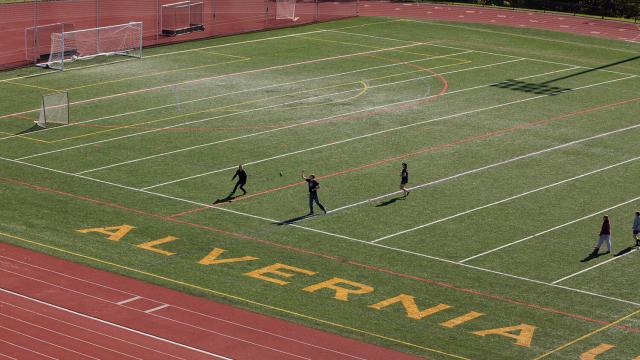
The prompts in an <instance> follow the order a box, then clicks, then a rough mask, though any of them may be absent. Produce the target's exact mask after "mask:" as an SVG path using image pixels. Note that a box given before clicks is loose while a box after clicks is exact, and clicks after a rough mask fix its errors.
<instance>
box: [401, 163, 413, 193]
mask: <svg viewBox="0 0 640 360" xmlns="http://www.w3.org/2000/svg"><path fill="white" fill-rule="evenodd" d="M408 182H409V170H407V163H402V171H401V172H400V190H402V191H403V192H404V197H407V195H409V193H410V192H411V191H410V190H407V189H405V186H407V183H408Z"/></svg>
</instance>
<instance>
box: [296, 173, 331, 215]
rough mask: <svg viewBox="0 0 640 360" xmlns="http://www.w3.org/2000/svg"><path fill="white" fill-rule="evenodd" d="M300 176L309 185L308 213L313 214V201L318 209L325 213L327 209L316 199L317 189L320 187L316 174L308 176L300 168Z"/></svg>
mask: <svg viewBox="0 0 640 360" xmlns="http://www.w3.org/2000/svg"><path fill="white" fill-rule="evenodd" d="M302 178H303V179H304V180H305V181H306V182H307V184H308V185H309V215H313V203H314V202H315V203H316V204H318V206H319V207H320V209H322V211H324V213H325V214H326V213H327V209H325V207H324V206H322V204H321V203H320V200H319V199H318V189H320V183H319V182H318V181H317V180H316V176H315V175H314V174H311V175H309V177H305V176H304V170H302Z"/></svg>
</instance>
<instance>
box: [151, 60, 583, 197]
mask: <svg viewBox="0 0 640 360" xmlns="http://www.w3.org/2000/svg"><path fill="white" fill-rule="evenodd" d="M484 66H486V65H484ZM569 70H573V69H572V68H571V69H563V70H557V71H552V72H550V73H544V74H539V75H533V76H527V77H524V78H519V79H525V78H529V77H535V76H543V75H548V74H552V73H557V72H561V71H569ZM519 79H518V80H519ZM491 85H494V84H489V85H480V86H475V87H471V88H466V89H460V90H455V91H451V92H448V93H445V94H443V95H451V94H455V93H458V92H463V91H469V90H474V89H478V88H482V87H487V86H491ZM503 106H504V105H503ZM482 110H486V109H480V110H474V111H472V112H476V111H482ZM467 114H468V112H465V113H462V114H455V115H448V116H445V117H440V118H435V119H430V120H425V121H420V122H417V123H412V124H409V125H403V126H399V127H395V128H391V129H386V130H381V131H376V132H373V133H368V134H364V135H360V136H354V137H351V138H347V139H343V140H339V141H333V142H330V143H327V144H322V145H318V146H313V147H309V148H305V149H301V150H297V151H292V152H288V153H284V154H280V155H276V156H272V157H268V158H264V159H260V160H253V161H247V162H246V163H244V165H245V166H246V165H255V164H259V163H263V162H267V161H271V160H275V159H281V158H285V157H288V156H291V155H296V154H300V153H304V152H308V151H313V150H318V149H322V148H325V147H330V146H334V145H339V144H344V143H347V142H350V141H354V140H358V139H362V138H367V137H370V136H375V135H379V134H384V133H387V132H390V131H396V130H400V129H405V128H408V127H413V126H418V125H423V124H427V123H431V122H436V121H441V120H445V119H449V118H452V117H456V116H462V115H467ZM236 168H237V165H233V166H230V167H227V168H222V169H217V170H213V171H208V172H205V173H200V174H196V175H191V176H187V177H184V178H180V179H176V180H171V181H166V182H163V183H159V184H155V185H151V186H148V187H145V188H143V189H145V190H148V189H153V188H157V187H161V186H165V185H169V184H174V183H178V182H181V181H185V180H191V179H195V178H198V177H202V176H206V175H211V174H216V173H219V172H223V171H228V170H232V169H236Z"/></svg>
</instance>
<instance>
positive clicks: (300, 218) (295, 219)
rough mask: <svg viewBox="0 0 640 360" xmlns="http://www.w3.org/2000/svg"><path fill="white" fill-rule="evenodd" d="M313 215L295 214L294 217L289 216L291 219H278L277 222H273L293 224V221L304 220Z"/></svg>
mask: <svg viewBox="0 0 640 360" xmlns="http://www.w3.org/2000/svg"><path fill="white" fill-rule="evenodd" d="M313 216H314V215H313V214H306V215H302V216H297V217H294V218H291V219H288V220H282V221H279V222H277V223H275V224H276V225H289V224H293V223H296V222H298V221H301V220H304V219H306V218H310V217H313Z"/></svg>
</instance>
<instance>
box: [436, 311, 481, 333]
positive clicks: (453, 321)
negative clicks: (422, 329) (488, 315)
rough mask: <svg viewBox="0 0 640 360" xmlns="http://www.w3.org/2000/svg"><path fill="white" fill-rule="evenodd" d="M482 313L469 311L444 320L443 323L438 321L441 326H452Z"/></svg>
mask: <svg viewBox="0 0 640 360" xmlns="http://www.w3.org/2000/svg"><path fill="white" fill-rule="evenodd" d="M482 315H484V314H483V313H479V312H475V311H470V312H468V313H466V314H464V315H462V316H458V317H457V318H455V319H451V320H449V321H445V322H443V323H440V325H441V326H444V327H446V328H450V329H451V328H454V327H456V326H458V325H460V324H464V323H466V322H467V321H471V320H473V319H475V318H478V317H480V316H482Z"/></svg>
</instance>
